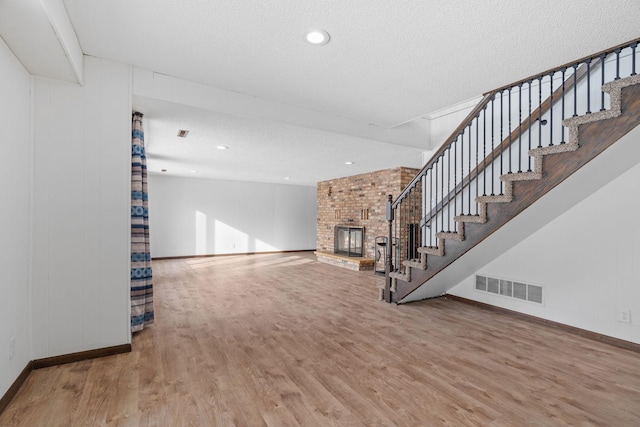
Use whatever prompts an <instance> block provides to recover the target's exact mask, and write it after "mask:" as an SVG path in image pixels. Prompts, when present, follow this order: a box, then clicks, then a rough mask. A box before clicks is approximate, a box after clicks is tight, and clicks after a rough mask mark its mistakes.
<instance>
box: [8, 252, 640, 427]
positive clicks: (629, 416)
mask: <svg viewBox="0 0 640 427" xmlns="http://www.w3.org/2000/svg"><path fill="white" fill-rule="evenodd" d="M153 267H154V277H155V279H154V280H155V309H156V319H157V320H156V323H155V325H153V326H151V327H150V328H147V329H145V330H144V331H142V332H140V333H139V334H137V335H134V338H133V351H132V352H131V353H127V354H120V355H116V356H110V357H105V358H102V359H94V360H88V361H83V362H78V363H72V364H68V365H62V366H56V367H52V368H45V369H40V370H36V371H33V372H32V373H31V375H30V377H29V378H28V379H27V381H26V383H25V384H24V385H23V387H22V389H21V390H20V391H19V392H18V394H17V396H16V398H15V399H14V400H13V401H12V402H11V404H10V405H9V407H8V408H7V409H6V410H5V412H4V413H3V414H1V415H0V426H30V427H31V426H98V425H109V426H188V425H192V426H234V425H235V426H249V427H253V426H278V427H280V426H297V425H299V426H436V425H438V426H439V425H453V426H460V425H474V426H476V425H481V426H529V425H530V426H553V425H580V426H585V425H598V426H638V425H640V354H638V353H634V352H631V351H628V350H623V349H619V348H615V347H611V346H609V345H607V344H602V343H599V342H596V341H593V340H589V339H585V338H582V337H579V336H577V335H572V334H570V333H567V332H563V331H559V330H557V329H554V328H551V327H547V326H544V325H539V324H535V323H531V322H527V321H523V320H520V319H517V318H515V317H512V316H509V315H504V314H501V313H495V312H492V311H489V310H485V309H482V308H478V307H474V306H471V305H469V304H465V303H462V302H459V301H453V300H447V299H444V298H441V299H436V300H430V301H422V302H418V303H412V304H408V305H403V306H395V305H389V304H385V303H382V302H379V301H378V300H377V295H378V291H377V289H376V284H377V283H378V282H379V281H380V280H382V279H381V278H380V277H376V276H374V275H373V274H372V273H371V272H354V271H350V270H346V269H341V268H337V267H334V266H330V265H326V264H322V263H318V262H316V261H315V259H314V256H313V254H312V253H309V252H304V253H286V254H269V255H251V256H235V257H213V258H194V259H180V260H163V261H154V263H153Z"/></svg>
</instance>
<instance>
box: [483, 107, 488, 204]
mask: <svg viewBox="0 0 640 427" xmlns="http://www.w3.org/2000/svg"><path fill="white" fill-rule="evenodd" d="M482 135H483V136H482V195H483V196H486V195H487V106H486V105H485V106H484V108H483V109H482Z"/></svg>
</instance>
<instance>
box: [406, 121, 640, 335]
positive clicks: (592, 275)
mask: <svg viewBox="0 0 640 427" xmlns="http://www.w3.org/2000/svg"><path fill="white" fill-rule="evenodd" d="M616 176H617V177H616ZM612 178H613V179H612ZM609 180H610V181H609ZM607 181H609V182H608V183H606V182H607ZM601 183H602V184H605V185H603V186H602V187H601V188H599V189H596V190H595V191H593V190H592V189H593V188H594V187H597V186H598V185H600V184H601ZM585 196H586V197H585ZM583 197H584V200H582V201H578V202H577V203H575V201H576V200H578V199H581V198H583ZM538 204H539V206H537V207H536V208H534V209H532V210H527V211H525V212H524V213H523V215H526V216H527V217H528V218H529V219H531V218H532V217H536V216H537V217H538V218H539V220H540V222H542V223H543V226H542V228H540V230H539V231H535V232H533V233H532V234H530V235H529V236H526V233H527V231H528V230H526V229H523V227H522V224H526V223H530V222H531V221H526V219H523V220H522V221H518V220H517V219H516V220H515V221H514V222H513V224H509V225H507V226H505V227H504V228H505V230H504V232H503V233H500V235H501V236H502V237H500V236H496V237H495V238H494V239H492V240H491V239H487V242H486V245H479V246H478V247H477V248H474V251H477V252H478V254H477V255H475V256H474V255H473V253H472V251H470V253H469V258H468V259H467V260H466V261H463V262H462V263H461V264H465V265H466V267H465V268H466V269H467V271H466V272H462V271H461V272H460V273H462V274H467V272H469V271H471V274H469V275H467V277H466V278H465V279H464V280H462V281H460V282H459V283H457V284H456V285H455V286H454V287H453V288H451V289H450V290H448V293H449V294H452V295H456V296H460V297H464V298H467V299H471V300H475V301H479V302H483V303H486V304H491V305H494V306H498V307H502V308H506V309H509V310H513V311H518V312H521V313H525V314H529V315H533V316H536V317H540V318H543V319H547V320H551V321H554V322H559V323H563V324H567V325H571V326H574V327H578V328H581V329H585V330H590V331H593V332H596V333H599V334H603V335H608V336H612V337H615V338H619V339H623V340H626V341H631V342H634V343H640V263H638V260H639V259H640V244H639V243H638V242H640V225H638V216H639V215H640V127H636V128H635V129H634V130H633V131H632V132H630V133H629V134H627V135H626V136H625V137H624V138H623V139H621V140H619V141H618V142H617V143H616V144H614V145H613V146H612V147H610V148H609V149H608V150H607V151H605V152H604V153H603V154H601V155H600V156H598V157H597V158H596V159H594V160H593V161H592V162H590V163H589V164H588V165H587V166H585V167H584V168H583V169H581V170H580V171H578V172H577V173H575V174H574V175H572V176H571V177H570V178H568V179H567V180H566V181H565V182H564V183H563V184H562V185H560V186H558V187H556V189H554V190H552V191H551V192H550V193H549V194H548V195H547V196H545V197H544V198H543V199H541V200H540V201H539V202H538ZM572 204H574V205H573V206H572V207H569V208H568V209H567V210H565V211H564V213H562V214H560V215H559V216H558V217H557V218H551V219H549V220H547V217H552V216H553V215H554V214H555V211H556V210H562V209H564V208H565V207H566V206H567V205H572ZM515 234H517V235H515ZM514 242H515V243H514ZM512 244H513V246H511V247H510V248H508V249H506V250H504V251H503V250H502V247H508V246H510V245H512ZM492 249H493V250H495V251H498V252H503V253H502V254H500V255H498V256H497V257H496V258H495V259H494V260H492V261H490V262H488V263H487V264H486V265H482V264H483V263H484V260H482V259H480V256H481V255H483V254H482V252H483V251H484V252H486V251H488V250H492ZM474 257H475V258H476V259H475V260H474V259H473V258H474ZM478 266H479V267H478ZM454 268H455V267H454ZM474 268H477V269H474ZM451 276H453V274H451ZM476 276H479V283H480V284H481V283H482V280H483V279H482V278H492V279H498V280H502V282H499V283H498V289H497V291H498V293H494V291H495V290H490V289H486V288H484V289H486V290H483V287H482V285H480V286H477V285H476ZM443 279H444V278H443ZM514 282H515V283H522V284H527V285H528V284H531V285H534V286H539V287H540V288H541V297H542V298H541V301H542V302H541V303H537V302H531V301H527V300H526V299H522V296H520V295H517V296H514V295H515V292H514V288H513V286H514V285H513V284H514ZM451 283H456V282H455V279H454V280H452V282H451ZM494 283H495V282H494ZM500 286H502V289H500ZM476 287H479V288H480V289H476ZM415 297H416V298H419V297H420V295H418V294H416V295H415Z"/></svg>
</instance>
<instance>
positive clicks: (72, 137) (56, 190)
mask: <svg viewBox="0 0 640 427" xmlns="http://www.w3.org/2000/svg"><path fill="white" fill-rule="evenodd" d="M84 71H85V85H84V86H78V85H74V84H68V83H63V82H57V81H52V80H45V79H41V78H34V101H33V102H34V104H33V108H34V150H35V152H34V162H35V163H34V170H35V173H34V186H33V276H32V288H33V297H32V313H33V319H32V321H33V355H32V356H33V358H34V359H39V358H43V357H49V356H56V355H61V354H67V353H73V352H78V351H85V350H91V349H96V348H102V347H108V346H112V345H120V344H125V343H129V342H130V320H129V304H130V303H129V258H130V256H129V251H130V249H129V215H130V212H129V209H130V208H129V205H130V202H129V198H130V191H131V190H130V153H131V148H130V144H131V142H130V138H131V67H130V66H128V65H123V64H117V63H113V62H109V61H105V60H100V59H97V58H91V57H85V69H84ZM12 181H13V182H15V179H14V180H12Z"/></svg>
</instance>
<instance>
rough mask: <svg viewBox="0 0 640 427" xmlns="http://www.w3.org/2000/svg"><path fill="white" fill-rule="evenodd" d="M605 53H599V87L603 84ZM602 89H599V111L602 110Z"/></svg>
mask: <svg viewBox="0 0 640 427" xmlns="http://www.w3.org/2000/svg"><path fill="white" fill-rule="evenodd" d="M606 57H607V54H606V53H603V54H601V55H600V67H601V72H600V76H601V77H600V87H602V85H603V84H604V71H605V66H604V65H605V64H604V60H605V59H606ZM604 110H605V108H604V91H600V111H604Z"/></svg>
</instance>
